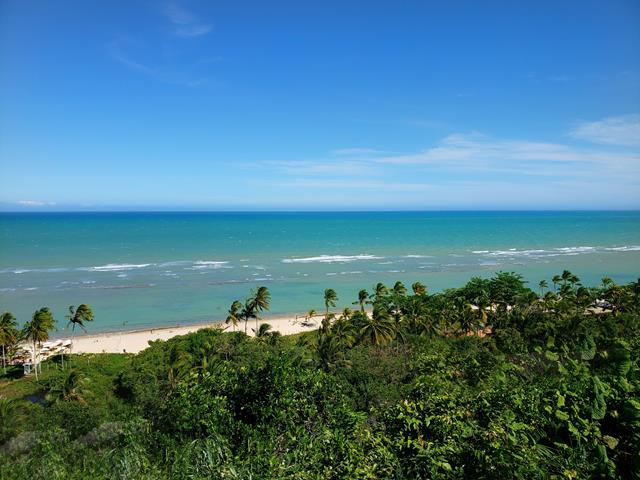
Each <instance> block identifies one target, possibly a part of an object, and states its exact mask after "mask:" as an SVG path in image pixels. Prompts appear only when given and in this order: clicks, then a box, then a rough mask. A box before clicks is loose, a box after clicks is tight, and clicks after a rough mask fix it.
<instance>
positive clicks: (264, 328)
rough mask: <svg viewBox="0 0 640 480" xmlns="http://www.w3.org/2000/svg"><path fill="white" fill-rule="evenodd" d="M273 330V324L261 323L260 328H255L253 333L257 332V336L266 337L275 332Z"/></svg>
mask: <svg viewBox="0 0 640 480" xmlns="http://www.w3.org/2000/svg"><path fill="white" fill-rule="evenodd" d="M271 330H272V329H271V325H269V324H268V323H261V324H260V328H258V330H254V331H253V333H254V334H255V336H256V338H264V337H268V336H269V335H271V333H273V332H272V331H271Z"/></svg>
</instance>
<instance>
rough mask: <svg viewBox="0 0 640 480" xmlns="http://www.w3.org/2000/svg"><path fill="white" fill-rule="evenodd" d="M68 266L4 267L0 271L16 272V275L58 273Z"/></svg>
mask: <svg viewBox="0 0 640 480" xmlns="http://www.w3.org/2000/svg"><path fill="white" fill-rule="evenodd" d="M65 271H67V269H66V268H61V267H55V268H15V267H13V268H3V269H2V270H0V273H15V274H16V275H21V274H23V273H56V272H65Z"/></svg>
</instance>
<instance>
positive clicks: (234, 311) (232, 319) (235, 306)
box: [224, 300, 242, 332]
mask: <svg viewBox="0 0 640 480" xmlns="http://www.w3.org/2000/svg"><path fill="white" fill-rule="evenodd" d="M241 310H242V302H241V301H240V300H236V301H234V302H233V303H232V304H231V307H229V312H228V313H227V318H226V320H225V321H224V323H226V324H227V325H229V324H231V325H233V331H234V332H235V331H236V327H237V326H238V322H239V321H240V318H241V317H240V311H241Z"/></svg>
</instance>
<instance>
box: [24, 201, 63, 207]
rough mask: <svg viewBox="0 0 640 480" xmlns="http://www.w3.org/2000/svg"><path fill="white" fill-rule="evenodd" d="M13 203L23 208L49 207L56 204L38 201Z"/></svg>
mask: <svg viewBox="0 0 640 480" xmlns="http://www.w3.org/2000/svg"><path fill="white" fill-rule="evenodd" d="M15 203H16V204H18V205H21V206H23V207H44V206H49V207H50V206H53V205H55V204H56V203H55V202H41V201H40V200H18V201H17V202H15Z"/></svg>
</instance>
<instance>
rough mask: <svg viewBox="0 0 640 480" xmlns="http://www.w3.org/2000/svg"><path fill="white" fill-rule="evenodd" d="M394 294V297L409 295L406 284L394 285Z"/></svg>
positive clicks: (397, 283)
mask: <svg viewBox="0 0 640 480" xmlns="http://www.w3.org/2000/svg"><path fill="white" fill-rule="evenodd" d="M393 293H394V295H398V296H404V295H406V294H407V287H405V286H404V283H402V282H400V281H397V282H396V283H395V284H394V285H393Z"/></svg>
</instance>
